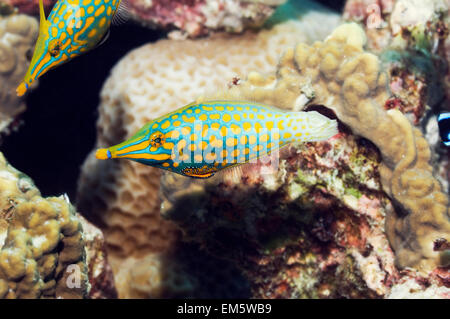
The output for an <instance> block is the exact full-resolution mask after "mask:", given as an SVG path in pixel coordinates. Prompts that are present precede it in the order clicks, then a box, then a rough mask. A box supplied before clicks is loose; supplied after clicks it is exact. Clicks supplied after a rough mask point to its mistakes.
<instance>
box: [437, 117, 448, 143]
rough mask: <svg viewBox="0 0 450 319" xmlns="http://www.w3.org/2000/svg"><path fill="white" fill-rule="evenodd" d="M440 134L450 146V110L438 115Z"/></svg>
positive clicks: (443, 140)
mask: <svg viewBox="0 0 450 319" xmlns="http://www.w3.org/2000/svg"><path fill="white" fill-rule="evenodd" d="M438 125H439V135H440V136H441V139H442V142H443V143H444V145H445V146H450V112H444V113H441V114H439V116H438Z"/></svg>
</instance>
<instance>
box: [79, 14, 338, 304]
mask: <svg viewBox="0 0 450 319" xmlns="http://www.w3.org/2000/svg"><path fill="white" fill-rule="evenodd" d="M290 8H292V7H290ZM302 10H303V11H300V12H299V13H298V15H300V14H301V15H302V17H301V19H300V20H299V21H287V22H284V23H280V24H277V25H275V26H274V27H273V28H272V29H270V30H263V31H260V32H259V33H254V32H250V31H247V32H246V33H244V34H243V35H241V36H239V37H236V36H232V35H224V34H220V35H216V36H214V37H212V38H210V39H202V40H195V41H194V40H186V41H167V40H162V41H159V42H157V43H156V44H150V45H146V46H144V47H142V48H139V49H137V50H134V51H132V52H131V53H130V54H128V55H127V56H126V57H124V59H123V60H122V61H121V62H120V63H119V64H118V65H117V66H116V67H115V68H114V69H113V71H112V74H111V76H110V78H109V79H108V80H107V82H106V83H105V85H104V88H103V90H102V94H101V105H100V108H99V113H100V116H99V120H98V124H97V128H98V135H97V147H103V146H108V145H113V144H115V143H118V142H120V141H121V140H124V139H126V138H127V137H130V136H131V134H134V133H135V132H136V131H137V130H138V129H139V128H140V127H141V126H142V125H144V124H145V123H146V122H147V121H149V120H151V119H153V118H156V117H158V116H160V115H163V114H165V113H167V112H170V111H172V110H175V109H177V108H179V107H180V106H181V105H183V104H187V103H189V102H191V101H192V100H194V99H195V98H196V97H197V96H198V95H200V94H202V93H203V91H204V90H209V91H212V90H215V88H217V87H223V86H225V85H227V83H228V84H229V85H231V86H232V85H235V83H239V81H240V80H239V77H242V76H244V75H245V74H246V73H247V72H249V71H250V70H252V69H258V70H260V71H262V72H273V71H274V70H275V67H276V63H277V61H278V59H279V56H280V55H281V53H282V51H283V50H284V49H285V48H286V47H287V46H288V45H289V44H290V43H296V42H311V41H312V40H313V39H317V38H320V37H324V36H325V35H326V34H327V33H329V32H330V31H331V29H332V28H333V27H334V26H335V25H336V24H337V21H338V19H339V18H338V16H337V15H335V14H330V13H327V12H310V11H309V10H307V9H302ZM292 12H294V10H291V13H292ZM323 21H327V23H323ZM233 78H234V79H233ZM160 174H161V173H160V171H159V170H157V169H154V168H151V167H146V166H143V165H139V164H138V163H132V162H130V161H98V160H96V159H95V157H94V154H93V153H92V154H90V155H89V156H88V158H87V160H86V161H85V163H84V165H83V169H82V174H81V178H80V181H79V189H78V195H77V206H78V208H79V209H80V210H82V211H83V212H85V214H86V216H88V218H89V219H91V220H93V221H96V222H97V224H98V225H100V226H101V227H102V229H103V230H104V233H105V238H106V242H107V246H108V252H109V254H110V257H111V264H112V266H113V269H114V271H115V273H116V274H118V273H119V269H121V267H122V266H123V265H125V263H126V264H127V265H129V268H127V269H132V268H133V266H132V264H134V262H129V263H127V261H126V260H127V259H130V260H131V259H132V258H136V259H140V258H145V256H146V254H154V253H157V252H164V251H166V250H167V249H169V248H170V247H171V246H172V245H173V243H174V242H175V241H176V240H177V238H178V236H179V235H178V232H177V231H176V228H175V227H174V225H173V223H171V222H170V221H165V220H162V219H161V217H160V216H159V207H160V200H159V195H158V189H159V179H160V176H161V175H160ZM126 273H128V272H127V271H125V270H122V271H120V277H121V276H125V274H126ZM117 281H118V282H119V283H120V282H123V281H122V280H121V279H120V278H117ZM126 289H128V288H124V290H126ZM118 290H119V295H121V293H122V292H121V291H122V289H121V286H120V284H119V285H118Z"/></svg>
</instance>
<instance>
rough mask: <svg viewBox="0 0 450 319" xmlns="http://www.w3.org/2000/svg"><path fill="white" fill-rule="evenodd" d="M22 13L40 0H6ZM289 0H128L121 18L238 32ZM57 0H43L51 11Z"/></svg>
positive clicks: (183, 31)
mask: <svg viewBox="0 0 450 319" xmlns="http://www.w3.org/2000/svg"><path fill="white" fill-rule="evenodd" d="M3 1H5V4H7V5H9V6H11V7H15V8H17V10H18V11H19V12H20V13H24V14H28V15H34V16H36V15H38V14H39V8H38V4H39V1H38V0H3ZM284 2H286V0H261V1H252V0H227V1H223V0H127V1H126V5H125V7H124V8H126V9H125V10H126V11H123V12H122V13H121V17H120V19H119V20H118V21H126V20H128V19H130V18H131V19H133V20H135V21H137V22H139V23H140V24H142V25H144V26H148V27H151V28H157V29H163V30H168V31H171V32H170V33H169V37H171V38H185V37H190V38H193V37H199V36H205V35H208V34H210V33H211V32H218V31H227V32H231V33H239V32H242V31H244V30H245V29H249V28H255V27H260V26H262V25H263V24H264V22H265V21H266V20H267V19H268V18H269V17H270V16H271V15H272V14H273V13H274V12H275V10H276V8H277V7H278V6H279V5H281V4H283V3H284ZM55 3H56V1H55V0H44V7H45V10H46V12H50V10H51V8H52V7H53V5H54V4H55Z"/></svg>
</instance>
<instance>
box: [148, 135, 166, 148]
mask: <svg viewBox="0 0 450 319" xmlns="http://www.w3.org/2000/svg"><path fill="white" fill-rule="evenodd" d="M164 142H165V138H164V135H163V134H162V133H161V132H155V133H153V134H152V135H151V136H150V144H151V145H152V146H153V147H160V146H161V145H163V144H164Z"/></svg>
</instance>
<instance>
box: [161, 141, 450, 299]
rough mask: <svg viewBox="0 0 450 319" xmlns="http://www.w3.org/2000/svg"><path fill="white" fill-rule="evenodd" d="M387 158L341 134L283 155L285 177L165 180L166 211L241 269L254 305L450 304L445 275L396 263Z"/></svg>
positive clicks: (264, 170)
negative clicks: (388, 231)
mask: <svg viewBox="0 0 450 319" xmlns="http://www.w3.org/2000/svg"><path fill="white" fill-rule="evenodd" d="M380 161H381V156H380V154H379V152H378V150H377V149H376V147H375V146H374V145H373V144H371V143H370V142H369V141H367V140H365V139H363V138H357V137H355V136H354V135H351V134H350V133H341V134H340V135H339V136H337V137H335V138H333V139H331V140H329V141H326V142H318V143H306V144H303V145H298V146H291V147H289V148H288V149H285V150H283V151H282V152H281V154H280V163H279V169H277V170H270V169H269V166H268V164H263V163H260V164H256V165H254V164H251V165H248V166H247V167H245V168H243V173H242V175H240V176H239V178H236V177H235V176H232V175H233V174H228V173H227V174H228V175H227V176H224V177H222V176H215V177H213V178H211V179H208V180H194V179H190V178H186V177H183V176H179V175H176V174H170V173H165V174H164V175H163V178H162V186H161V190H162V194H163V199H164V200H163V204H162V207H163V208H162V211H161V213H162V215H163V216H164V217H166V218H168V219H171V220H174V221H175V222H176V223H177V224H178V225H179V226H180V228H181V229H183V233H184V239H185V240H186V241H192V242H195V243H197V244H199V245H201V246H202V247H203V248H204V249H205V250H206V251H207V252H208V253H210V254H211V255H213V256H217V257H219V256H220V257H221V258H225V259H226V260H228V261H231V262H233V263H234V264H235V265H236V267H237V268H238V269H239V270H241V272H242V274H243V275H244V277H245V278H246V279H247V281H248V284H249V286H250V288H251V296H252V297H255V298H382V297H383V298H407V297H411V298H419V297H430V296H432V297H434V298H449V297H450V295H449V293H450V289H449V287H446V284H447V285H448V282H446V278H445V277H443V278H442V277H441V273H440V272H441V271H445V270H443V269H440V268H439V269H437V270H436V272H435V273H432V274H428V275H427V276H420V275H419V274H418V273H417V272H414V271H399V270H398V269H397V267H396V266H395V263H394V257H395V256H394V253H393V251H392V250H391V248H390V246H389V241H388V239H387V237H386V235H385V230H384V225H385V216H386V215H388V214H393V213H394V208H393V206H392V205H391V203H390V200H389V198H388V197H387V196H386V194H385V192H383V189H382V185H381V182H380V177H379V174H378V167H379V165H380ZM211 274H212V276H214V272H211ZM410 287H411V289H410V290H409V288H410Z"/></svg>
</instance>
